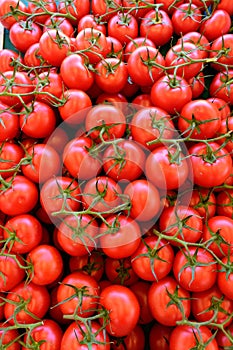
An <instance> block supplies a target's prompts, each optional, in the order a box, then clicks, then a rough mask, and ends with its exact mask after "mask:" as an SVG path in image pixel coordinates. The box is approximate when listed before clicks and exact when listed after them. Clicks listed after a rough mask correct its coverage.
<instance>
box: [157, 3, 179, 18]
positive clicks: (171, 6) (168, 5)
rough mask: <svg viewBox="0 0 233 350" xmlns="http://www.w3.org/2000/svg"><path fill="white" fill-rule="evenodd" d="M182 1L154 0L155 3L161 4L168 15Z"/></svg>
mask: <svg viewBox="0 0 233 350" xmlns="http://www.w3.org/2000/svg"><path fill="white" fill-rule="evenodd" d="M183 2H184V0H178V1H177V2H176V3H174V0H155V3H156V4H158V5H162V6H163V7H162V8H163V10H164V11H166V12H167V13H169V15H170V14H172V13H173V11H174V10H175V9H176V7H177V6H179V5H181V4H182V3H183Z"/></svg>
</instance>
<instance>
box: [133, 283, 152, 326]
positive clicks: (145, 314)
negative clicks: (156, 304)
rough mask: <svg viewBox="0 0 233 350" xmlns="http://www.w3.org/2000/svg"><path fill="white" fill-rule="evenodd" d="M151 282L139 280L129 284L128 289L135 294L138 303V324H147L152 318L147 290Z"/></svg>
mask: <svg viewBox="0 0 233 350" xmlns="http://www.w3.org/2000/svg"><path fill="white" fill-rule="evenodd" d="M150 286H151V284H150V283H149V282H146V281H142V280H139V281H137V282H135V283H134V284H132V285H131V286H130V289H131V290H132V291H133V292H134V294H135V295H136V297H137V299H138V301H139V304H140V318H139V321H138V322H139V324H148V323H150V322H151V321H152V320H153V316H152V315H151V311H150V308H149V305H148V291H149V289H150Z"/></svg>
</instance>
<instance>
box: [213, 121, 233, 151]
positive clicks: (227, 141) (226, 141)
mask: <svg viewBox="0 0 233 350" xmlns="http://www.w3.org/2000/svg"><path fill="white" fill-rule="evenodd" d="M232 131H233V117H228V118H226V119H223V120H221V124H220V128H219V129H218V132H217V135H216V136H221V135H222V136H223V135H227V137H223V138H221V139H219V140H218V142H219V143H220V145H223V146H224V147H225V149H226V150H227V151H228V152H229V154H232V152H233V141H232Z"/></svg>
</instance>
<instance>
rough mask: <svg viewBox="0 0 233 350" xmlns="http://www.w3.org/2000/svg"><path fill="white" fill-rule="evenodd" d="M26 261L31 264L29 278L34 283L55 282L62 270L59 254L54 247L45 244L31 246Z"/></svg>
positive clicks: (47, 283) (43, 284)
mask: <svg viewBox="0 0 233 350" xmlns="http://www.w3.org/2000/svg"><path fill="white" fill-rule="evenodd" d="M45 261H46V263H47V264H46V265H45V263H44V262H45ZM27 262H28V263H29V264H30V265H31V266H32V271H31V273H30V278H31V281H32V282H33V283H35V284H36V285H40V286H46V285H49V284H51V283H53V282H55V281H56V280H57V278H58V277H60V276H61V273H62V271H63V260H62V256H61V254H60V253H59V251H58V250H57V249H56V248H55V247H53V246H50V245H47V244H40V245H38V246H37V247H35V248H33V249H32V250H31V251H30V252H29V253H28V254H27ZM48 266H49V269H48Z"/></svg>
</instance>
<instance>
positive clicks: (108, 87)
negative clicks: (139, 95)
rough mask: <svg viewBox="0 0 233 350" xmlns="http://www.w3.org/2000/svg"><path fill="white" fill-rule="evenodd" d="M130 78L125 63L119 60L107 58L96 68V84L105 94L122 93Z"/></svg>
mask: <svg viewBox="0 0 233 350" xmlns="http://www.w3.org/2000/svg"><path fill="white" fill-rule="evenodd" d="M127 78H128V70H127V68H126V65H125V63H124V62H121V61H120V60H119V59H118V58H105V59H103V60H101V61H100V62H98V63H97V64H96V66H95V82H96V84H97V85H98V86H99V87H100V88H101V89H102V90H103V91H105V92H109V91H111V93H117V92H120V91H121V90H122V89H123V87H124V86H125V84H126V82H127Z"/></svg>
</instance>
